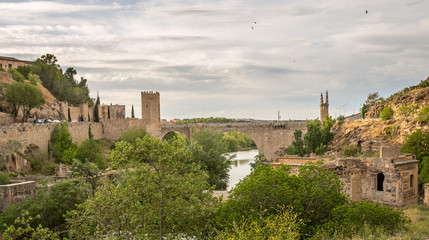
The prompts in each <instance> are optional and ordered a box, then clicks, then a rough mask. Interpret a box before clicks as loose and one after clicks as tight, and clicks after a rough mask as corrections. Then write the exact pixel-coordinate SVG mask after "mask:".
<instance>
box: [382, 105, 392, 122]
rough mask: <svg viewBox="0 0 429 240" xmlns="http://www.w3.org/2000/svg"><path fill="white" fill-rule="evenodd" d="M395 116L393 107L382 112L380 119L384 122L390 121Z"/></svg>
mask: <svg viewBox="0 0 429 240" xmlns="http://www.w3.org/2000/svg"><path fill="white" fill-rule="evenodd" d="M393 114H394V112H393V109H392V108H391V107H385V108H383V110H381V112H380V118H381V120H383V121H386V120H390V119H392V117H393Z"/></svg>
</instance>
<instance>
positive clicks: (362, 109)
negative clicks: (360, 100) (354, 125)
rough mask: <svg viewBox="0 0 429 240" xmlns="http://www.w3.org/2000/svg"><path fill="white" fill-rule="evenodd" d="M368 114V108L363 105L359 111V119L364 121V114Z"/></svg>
mask: <svg viewBox="0 0 429 240" xmlns="http://www.w3.org/2000/svg"><path fill="white" fill-rule="evenodd" d="M367 112H368V106H366V105H365V104H364V105H362V108H361V109H360V117H361V118H362V119H365V114H366V113H367Z"/></svg>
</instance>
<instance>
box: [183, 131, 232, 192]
mask: <svg viewBox="0 0 429 240" xmlns="http://www.w3.org/2000/svg"><path fill="white" fill-rule="evenodd" d="M223 136H224V134H223V133H221V132H214V131H211V130H210V129H208V128H204V129H202V130H200V131H194V133H193V138H194V144H193V145H192V146H191V147H190V148H191V151H192V156H193V158H194V161H195V162H196V163H197V164H198V165H199V166H200V167H201V169H202V170H204V171H206V172H207V174H208V176H209V178H208V182H209V185H210V186H215V189H216V190H224V189H226V187H227V184H228V179H229V169H230V168H231V159H232V158H234V156H227V155H226V154H225V153H226V152H228V146H227V144H226V142H225V141H223V140H222V139H223ZM195 143H196V144H195Z"/></svg>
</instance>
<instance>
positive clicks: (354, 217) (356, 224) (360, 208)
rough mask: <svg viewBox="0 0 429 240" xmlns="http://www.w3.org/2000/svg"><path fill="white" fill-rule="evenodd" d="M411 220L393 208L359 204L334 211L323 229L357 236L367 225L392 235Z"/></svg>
mask: <svg viewBox="0 0 429 240" xmlns="http://www.w3.org/2000/svg"><path fill="white" fill-rule="evenodd" d="M408 221H409V220H408V219H407V218H406V217H405V216H404V213H403V212H401V211H399V210H395V209H393V208H392V207H388V206H383V205H378V204H377V203H370V202H359V203H351V204H348V205H343V206H339V207H337V208H335V209H334V210H332V218H331V220H330V221H329V222H328V223H327V224H325V225H324V226H323V227H322V228H324V229H329V230H328V231H331V234H333V233H334V232H335V231H340V232H341V233H342V234H343V235H345V236H348V237H350V236H352V235H353V234H356V233H357V232H358V231H359V229H361V228H363V227H364V225H365V224H367V225H369V226H371V227H373V228H374V227H381V228H382V229H384V230H385V231H387V232H389V233H392V232H394V231H395V230H398V228H400V227H402V226H404V225H405V224H406V223H407V222H408Z"/></svg>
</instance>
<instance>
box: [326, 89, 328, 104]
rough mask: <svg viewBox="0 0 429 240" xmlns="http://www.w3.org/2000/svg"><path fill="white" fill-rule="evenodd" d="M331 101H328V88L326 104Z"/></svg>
mask: <svg viewBox="0 0 429 240" xmlns="http://www.w3.org/2000/svg"><path fill="white" fill-rule="evenodd" d="M328 103H329V101H328V90H326V104H328Z"/></svg>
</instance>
